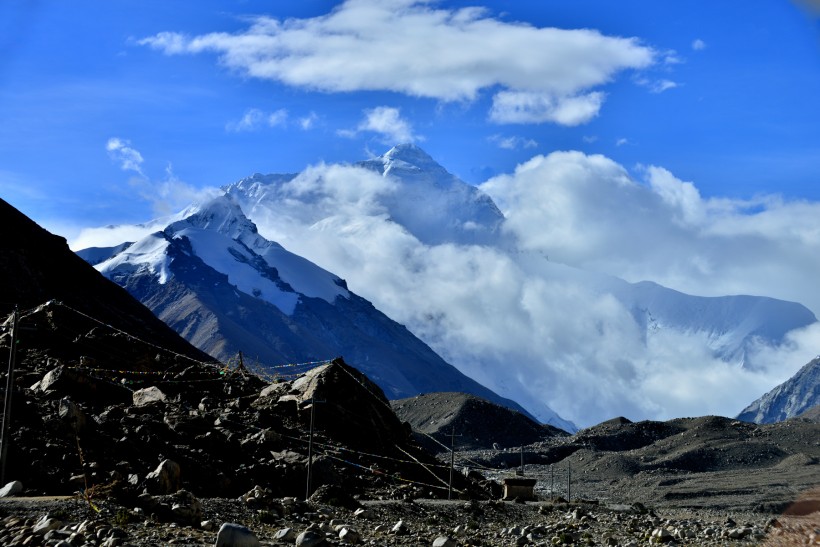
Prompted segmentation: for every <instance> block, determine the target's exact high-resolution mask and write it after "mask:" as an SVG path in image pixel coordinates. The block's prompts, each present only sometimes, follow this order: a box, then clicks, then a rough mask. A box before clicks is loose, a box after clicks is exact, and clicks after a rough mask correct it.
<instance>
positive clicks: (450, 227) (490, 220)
mask: <svg viewBox="0 0 820 547" xmlns="http://www.w3.org/2000/svg"><path fill="white" fill-rule="evenodd" d="M353 167H354V168H357V169H361V170H364V171H366V172H368V173H373V174H374V175H376V176H377V182H375V183H374V182H373V181H372V180H368V177H367V175H366V174H365V173H361V176H360V181H359V182H358V184H360V185H369V186H372V192H371V193H370V195H369V196H368V199H369V203H367V204H364V205H365V206H367V207H369V211H368V212H369V214H373V215H376V216H379V215H381V216H382V217H383V218H384V220H386V221H389V222H394V223H396V224H398V225H400V226H402V227H403V228H404V229H405V230H407V231H408V232H409V233H411V234H412V235H413V236H414V237H415V238H417V239H418V240H419V241H421V242H422V243H424V244H427V245H436V244H441V243H456V244H467V245H469V244H479V245H483V244H498V243H499V242H500V241H501V239H502V234H501V230H500V228H501V223H502V222H503V220H504V215H503V214H502V213H501V211H499V210H498V207H496V205H495V203H493V200H492V199H491V198H490V197H489V196H488V195H487V194H485V193H484V192H482V191H481V190H479V189H478V188H476V187H475V186H473V185H471V184H467V183H466V182H464V181H462V180H461V179H459V178H458V177H456V176H455V175H452V174H451V173H449V172H448V171H447V170H446V169H445V168H444V167H442V166H441V165H439V164H438V163H436V162H435V160H433V158H431V157H430V156H429V155H428V154H427V153H426V152H425V151H424V150H422V149H421V148H419V147H418V146H416V145H414V144H403V145H399V146H396V147H394V148H392V149H390V150H389V151H388V152H387V153H385V154H384V155H382V156H379V157H377V158H373V159H370V160H367V161H361V162H358V163H355V164H354V165H353ZM307 174H308V175H309V174H310V172H308V173H307ZM325 178H326V179H330V176H327V177H325ZM332 184H333V182H332V181H329V180H321V181H314V180H310V179H309V177H308V176H305V174H299V175H293V174H280V175H260V174H255V175H253V176H251V177H248V178H246V179H242V180H240V181H239V182H237V183H235V184H232V185H230V186H228V187H227V188H226V191H227V193H228V195H231V196H234V197H235V198H236V199H237V200H238V201H239V202H240V203H241V205H242V209H243V210H244V211H246V213H247V214H248V216H249V217H251V218H257V217H262V218H266V217H268V216H269V215H272V214H276V215H278V216H280V217H285V218H289V217H291V216H292V215H294V214H295V213H294V211H293V210H287V209H288V208H289V207H292V206H293V205H294V202H295V201H298V202H300V203H304V202H308V203H310V205H311V207H310V208H303V207H300V208H299V214H301V215H304V216H305V217H307V219H305V218H302V220H307V221H308V222H310V223H311V224H312V223H314V222H321V221H323V220H326V219H327V218H328V217H329V216H332V215H337V214H339V212H340V211H339V210H337V207H339V206H340V205H344V198H345V196H344V195H341V196H340V195H339V193H341V192H337V191H336V190H337V189H336V188H328V186H330V185H332ZM328 193H332V194H335V195H333V198H334V199H330V200H327V199H325V198H326V197H329V196H328V195H327V194H328ZM314 198H316V199H314ZM340 202H341V203H340ZM356 205H357V206H358V207H359V208H360V207H361V206H362V205H363V204H361V203H357V204H356ZM342 209H343V208H342ZM342 212H343V211H342Z"/></svg>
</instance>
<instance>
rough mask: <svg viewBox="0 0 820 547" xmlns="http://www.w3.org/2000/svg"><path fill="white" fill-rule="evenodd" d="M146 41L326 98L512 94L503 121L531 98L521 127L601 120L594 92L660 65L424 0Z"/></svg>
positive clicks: (620, 47) (598, 37)
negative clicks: (371, 93)
mask: <svg viewBox="0 0 820 547" xmlns="http://www.w3.org/2000/svg"><path fill="white" fill-rule="evenodd" d="M139 43H140V44H142V45H146V46H150V47H152V48H155V49H158V50H161V51H163V52H164V53H166V54H168V55H175V54H197V53H203V52H210V53H215V54H217V55H218V56H219V60H220V63H221V64H223V65H224V66H227V67H229V68H231V69H234V70H237V71H239V72H240V73H243V74H245V75H247V76H250V77H254V78H260V79H266V80H273V81H277V82H283V83H285V84H287V85H291V86H295V87H301V88H307V89H316V90H321V91H326V92H347V91H361V90H377V91H394V92H398V93H403V94H406V95H410V96H414V97H428V98H434V99H438V100H442V101H465V100H466V101H472V100H474V99H475V98H476V97H477V96H478V94H479V93H480V92H481V91H482V90H489V89H493V88H501V90H502V92H506V93H513V94H514V95H513V96H509V95H506V96H505V95H502V97H501V98H497V99H496V102H497V103H498V106H497V107H496V109H501V110H500V111H499V112H498V113H497V114H496V115H494V118H495V117H498V119H505V118H504V113H505V112H507V110H506V109H504V104H505V103H508V102H509V101H510V100H511V99H515V97H516V94H517V97H518V98H517V100H514V102H516V103H518V104H520V103H521V102H522V101H521V97H522V96H523V95H522V94H531V95H532V96H533V97H540V99H539V101H540V103H542V104H541V106H538V105H531V107H530V108H527V109H526V110H525V111H521V110H520V109H516V110H515V111H517V112H518V115H517V116H516V117H515V118H516V121H515V122H514V123H526V122H528V121H530V120H532V121H535V122H543V121H550V122H553V123H568V124H569V125H575V124H578V123H583V122H584V121H588V120H589V119H591V117H592V116H594V115H595V114H597V111H598V109H599V108H600V104H601V100H602V98H603V95H602V94H601V93H600V92H598V91H593V90H594V88H596V87H600V86H603V85H605V84H607V83H609V82H610V81H611V80H613V79H614V78H615V76H616V75H617V74H618V73H620V72H622V71H625V70H635V69H643V68H646V67H648V66H650V65H652V64H653V63H654V62H655V60H656V57H657V53H656V52H655V51H654V50H653V49H652V48H650V47H648V46H646V45H643V44H641V43H640V41H639V40H638V39H636V38H622V37H613V36H605V35H603V34H601V33H600V32H597V31H595V30H589V29H578V30H564V29H557V28H537V27H533V26H531V25H528V24H521V23H511V22H505V21H502V20H500V19H497V18H493V17H491V16H489V15H487V12H486V11H485V10H482V9H476V8H464V9H437V8H434V7H433V6H432V3H430V2H427V1H423V0H390V1H386V2H376V1H373V0H348V1H346V2H343V3H342V4H341V5H339V6H338V7H336V8H335V9H333V10H332V11H331V12H330V13H328V14H326V15H322V16H318V17H313V18H306V19H288V20H285V21H280V20H276V19H272V18H268V17H256V18H254V19H252V24H251V26H250V27H249V28H247V29H245V30H243V31H241V32H238V33H226V32H214V33H210V34H203V35H200V36H193V37H190V36H185V35H182V34H179V33H174V32H162V33H159V34H156V35H154V36H150V37H147V38H144V39H142V40H140V41H139ZM487 44H492V47H487ZM522 52H526V54H522ZM545 104H546V105H549V106H547V107H545V106H544V105H545ZM533 108H534V109H535V110H534V111H533V110H532V109H533ZM527 113H529V115H526V114H527Z"/></svg>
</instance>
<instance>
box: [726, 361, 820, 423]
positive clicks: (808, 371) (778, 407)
mask: <svg viewBox="0 0 820 547" xmlns="http://www.w3.org/2000/svg"><path fill="white" fill-rule="evenodd" d="M817 405H820V356H818V357H817V358H815V359H813V360H811V361H810V362H809V363H807V364H806V365H805V366H804V367H803V368H801V369H800V370H799V371H798V372H797V374H795V375H794V376H792V377H791V378H789V379H788V380H786V381H785V382H783V383H782V384H780V385H779V386H777V387H776V388H774V389H773V390H771V391H770V392H768V393H767V394H765V395H764V396H763V397H761V398H760V399H758V400H756V401H755V402H753V403H752V404H750V405H749V406H748V407H746V408H744V409H743V412H741V413H740V414H739V415H738V416H737V419H738V420H744V421H747V422H755V423H758V424H771V423H774V422H782V421H783V420H787V419H789V418H793V417H795V416H799V415H800V414H802V413H803V412H805V411H806V410H808V409H809V408H812V407H814V406H817Z"/></svg>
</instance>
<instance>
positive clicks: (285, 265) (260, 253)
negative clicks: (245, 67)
mask: <svg viewBox="0 0 820 547" xmlns="http://www.w3.org/2000/svg"><path fill="white" fill-rule="evenodd" d="M189 211H190V213H191V214H190V216H188V217H186V218H184V219H182V220H178V221H176V222H174V223H172V224H170V225H169V226H168V227H166V228H165V230H164V231H163V232H158V233H155V234H151V235H149V236H147V237H145V238H143V239H142V240H140V241H138V242H137V243H135V244H134V245H132V246H130V247H128V248H127V249H125V250H123V251H121V252H120V253H119V254H116V255H115V256H113V257H111V258H110V259H108V260H106V261H105V262H103V263H101V264H99V265H98V266H97V269H98V270H99V271H100V272H101V273H103V275H105V276H106V277H109V278H112V279H113V278H115V277H116V276H126V275H134V274H137V273H148V274H151V275H155V276H157V277H158V279H159V282H160V283H161V284H164V283H166V282H167V280H168V279H169V277H170V276H171V275H172V274H171V273H170V269H169V267H168V266H169V263H170V258H169V257H168V254H167V249H168V245H169V240H173V239H179V238H185V239H187V240H188V242H189V243H190V245H191V249H192V250H193V252H194V254H196V255H197V256H198V257H199V258H200V259H202V261H203V262H205V263H206V264H208V265H209V266H210V267H212V268H213V269H215V270H216V271H218V272H220V273H222V274H225V275H226V276H227V277H228V281H229V282H230V283H231V284H232V285H235V286H236V288H237V289H238V290H240V291H242V292H244V293H246V294H249V295H252V296H254V297H256V298H261V299H263V300H265V301H266V302H269V303H271V304H273V305H275V306H276V307H277V308H279V309H280V310H281V311H282V312H283V313H285V314H287V315H292V314H293V313H294V311H295V309H296V305H297V304H298V302H299V298H300V296H301V295H304V296H307V297H311V298H322V299H324V300H326V301H328V302H330V303H331V304H332V303H333V301H334V300H335V299H336V298H337V297H339V296H341V297H344V298H347V297H349V293H348V291H347V289H346V288H345V287H344V283H343V282H342V281H341V280H340V279H339V278H338V277H336V276H334V275H333V274H331V273H330V272H327V271H325V270H323V269H321V268H319V267H318V266H316V265H315V264H313V263H312V262H310V261H308V260H306V259H304V258H302V257H300V256H297V255H295V254H293V253H290V252H288V251H287V250H285V249H284V248H283V247H282V246H281V245H279V244H278V243H275V242H271V241H268V240H266V239H264V238H263V237H261V236H260V235H259V234H258V232H257V230H256V226H255V225H254V224H253V222H251V221H250V220H248V219H247V217H245V215H244V214H242V210H241V209H240V208H239V206H238V205H237V204H236V203H235V202H234V201H233V200H231V199H230V198H228V197H226V196H220V197H217V198H214V199H213V200H211V201H209V202H207V203H205V204H203V205H201V206H198V207H194V208H191V209H189Z"/></svg>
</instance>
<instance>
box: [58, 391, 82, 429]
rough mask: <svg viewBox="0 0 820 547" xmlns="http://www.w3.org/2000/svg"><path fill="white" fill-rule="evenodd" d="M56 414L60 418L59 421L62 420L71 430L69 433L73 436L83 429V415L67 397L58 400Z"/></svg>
mask: <svg viewBox="0 0 820 547" xmlns="http://www.w3.org/2000/svg"><path fill="white" fill-rule="evenodd" d="M57 413H58V415H59V416H60V419H61V420H63V423H65V424H66V425H67V426H68V427H69V428H71V431H73V432H74V433H75V434H77V433H79V432H80V431H82V430H83V428H85V423H86V417H85V413H84V412H83V411H82V409H80V407H79V406H77V405H76V404H75V403H74V401H72V400H71V399H70V398H69V397H63V398H62V399H60V407H59V409H58V411H57Z"/></svg>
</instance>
